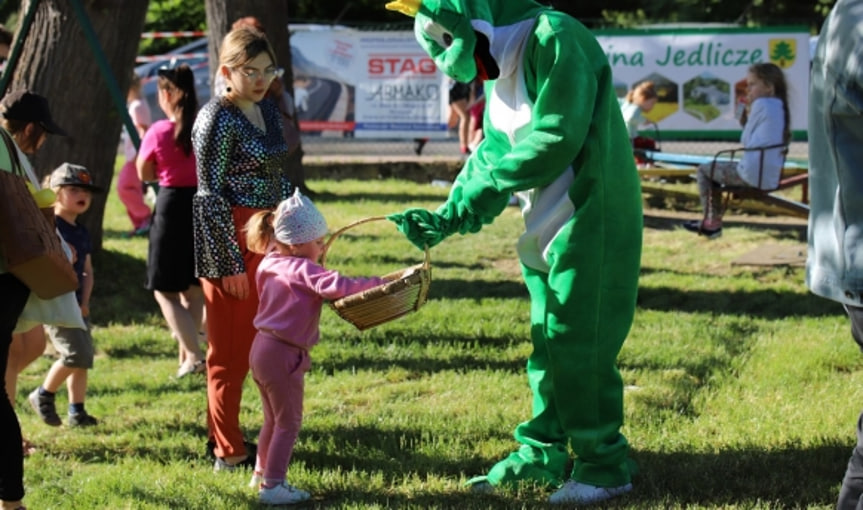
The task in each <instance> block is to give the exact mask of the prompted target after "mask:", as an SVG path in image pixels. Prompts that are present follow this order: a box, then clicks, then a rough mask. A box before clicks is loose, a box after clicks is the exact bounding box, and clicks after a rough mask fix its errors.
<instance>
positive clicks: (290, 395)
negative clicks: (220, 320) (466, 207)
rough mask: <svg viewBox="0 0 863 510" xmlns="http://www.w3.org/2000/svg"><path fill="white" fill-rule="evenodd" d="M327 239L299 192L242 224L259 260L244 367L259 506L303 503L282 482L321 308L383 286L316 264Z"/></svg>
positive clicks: (298, 493) (303, 495) (300, 412)
mask: <svg viewBox="0 0 863 510" xmlns="http://www.w3.org/2000/svg"><path fill="white" fill-rule="evenodd" d="M326 233H327V223H326V221H325V220H324V217H323V216H322V215H321V213H320V212H319V211H318V209H317V208H316V207H315V205H314V204H313V203H312V202H311V200H309V199H308V198H307V197H305V196H303V195H302V194H301V193H300V192H299V191H295V192H294V194H293V195H292V196H291V197H290V198H288V199H286V200H284V201H282V202H281V203H280V204H279V205H278V207H277V208H276V211H275V213H273V212H272V211H261V212H257V213H255V214H254V215H253V216H252V217H251V219H250V220H249V221H248V223H247V224H246V239H247V243H248V247H249V249H250V250H251V251H253V252H255V253H261V254H265V256H264V260H263V261H262V262H261V264H260V266H259V267H258V270H257V273H256V275H255V278H256V282H257V287H258V292H259V295H260V304H259V306H258V313H257V315H256V316H255V321H254V324H255V328H256V329H257V330H258V333H257V336H256V337H255V340H254V342H253V343H252V349H251V352H250V354H249V365H250V368H251V371H252V377H253V379H254V380H255V383H256V384H257V385H258V390H259V391H260V393H261V401H262V403H263V410H264V424H263V426H262V427H261V433H260V437H259V438H258V455H257V460H256V463H255V473H254V475H253V476H252V481H251V483H250V485H251V486H253V487H254V486H257V487H258V498H259V500H260V502H261V503H263V504H269V505H285V504H292V503H298V502H300V501H305V500H307V499H309V493H308V492H306V491H303V490H300V489H297V488H296V487H293V486H292V485H290V484H289V483H288V482H287V481H286V480H285V476H286V474H287V471H288V464H289V463H290V460H291V454H292V453H293V449H294V443H295V442H296V440H297V434H298V433H299V431H300V424H301V423H302V420H303V386H304V383H303V379H304V377H305V373H306V372H307V371H308V370H309V366H310V364H311V361H310V358H309V350H310V349H311V348H312V347H314V345H315V344H317V343H318V338H319V336H320V330H319V329H318V326H319V322H320V317H321V306H322V305H323V302H324V300H325V299H326V300H333V299H338V298H341V297H344V296H347V295H350V294H355V293H357V292H361V291H364V290H367V289H370V288H373V287H376V286H377V285H380V284H382V283H384V280H383V279H381V278H356V279H354V278H346V277H344V276H342V275H340V274H339V273H337V272H336V271H331V270H327V269H324V268H323V267H321V266H320V265H318V259H319V258H320V256H321V253H322V252H323V248H324V242H323V237H324V235H325V234H326Z"/></svg>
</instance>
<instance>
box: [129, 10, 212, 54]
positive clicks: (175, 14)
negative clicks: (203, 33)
mask: <svg viewBox="0 0 863 510" xmlns="http://www.w3.org/2000/svg"><path fill="white" fill-rule="evenodd" d="M206 29H207V20H206V15H205V13H204V3H203V2H201V1H189V0H150V5H149V7H148V9H147V18H146V20H145V21H144V31H145V32H171V31H186V30H206ZM188 42H190V39H187V38H176V37H166V38H154V39H142V40H141V46H140V50H139V54H140V55H158V54H160V53H165V52H167V51H168V50H171V49H172V48H175V47H177V46H180V45H183V44H186V43H188Z"/></svg>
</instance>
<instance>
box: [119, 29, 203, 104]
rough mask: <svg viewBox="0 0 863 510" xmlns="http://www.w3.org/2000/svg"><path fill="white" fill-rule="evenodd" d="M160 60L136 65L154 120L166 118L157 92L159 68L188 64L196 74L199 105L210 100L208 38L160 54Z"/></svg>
mask: <svg viewBox="0 0 863 510" xmlns="http://www.w3.org/2000/svg"><path fill="white" fill-rule="evenodd" d="M159 57H164V58H159V59H158V60H153V61H151V62H146V63H144V64H141V65H139V66H137V67H135V74H137V75H138V76H140V77H141V95H142V97H143V98H144V99H146V101H147V104H148V105H149V106H150V113H151V115H152V119H153V120H154V121H156V120H159V119H164V118H165V114H164V113H162V109H161V108H159V96H158V94H157V90H156V87H157V81H156V77H157V76H158V73H159V69H162V68H165V67H168V68H173V67H176V66H178V65H180V64H187V65H188V66H189V67H190V68H192V73H193V74H194V76H195V92H196V93H197V95H198V105H199V106H203V105H204V104H206V102H207V101H209V100H210V92H211V89H212V86H211V83H210V66H209V64H208V62H207V38H206V37H201V38H199V39H196V40H195V41H193V42H191V43H189V44H186V45H183V46H180V47H179V48H177V49H175V50H172V51H169V52H168V53H165V54H164V55H159Z"/></svg>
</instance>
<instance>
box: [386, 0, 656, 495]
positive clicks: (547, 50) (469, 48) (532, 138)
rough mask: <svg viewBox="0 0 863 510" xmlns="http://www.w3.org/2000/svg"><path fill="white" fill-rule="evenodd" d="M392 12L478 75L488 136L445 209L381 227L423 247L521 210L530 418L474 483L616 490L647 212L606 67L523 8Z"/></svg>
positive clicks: (468, 6) (560, 19)
mask: <svg viewBox="0 0 863 510" xmlns="http://www.w3.org/2000/svg"><path fill="white" fill-rule="evenodd" d="M387 8H389V9H391V10H397V11H400V12H402V13H404V14H407V15H409V16H412V17H414V18H415V24H414V26H415V32H416V37H417V40H418V41H419V43H420V44H421V45H422V47H423V48H424V49H425V50H426V52H428V54H429V55H430V56H431V57H432V58H433V59H434V61H435V63H436V64H437V66H438V67H439V68H440V69H441V70H442V71H443V72H444V73H446V74H447V75H449V76H450V77H451V78H453V79H455V80H457V81H460V82H470V81H471V80H472V79H474V78H475V77H476V76H479V77H480V78H482V79H484V80H487V81H486V90H487V99H486V104H487V106H486V112H485V121H484V124H483V125H484V129H485V139H484V140H483V142H482V143H481V144H480V145H479V147H478V148H477V149H476V151H475V152H474V153H473V154H472V155H471V156H470V157H469V158H468V159H467V161H466V162H465V165H464V167H463V168H462V170H461V172H460V173H459V175H458V177H457V178H456V181H455V183H454V184H453V188H452V190H451V192H450V195H449V198H448V199H447V201H446V203H444V204H443V205H441V206H440V207H439V208H438V209H437V210H436V211H435V212H431V211H427V210H424V209H410V210H407V211H405V212H404V213H402V214H393V215H391V216H390V219H391V220H392V221H394V222H395V223H396V224H397V225H398V227H399V229H400V230H401V231H402V232H403V233H404V234H405V235H406V236H407V237H408V238H409V239H410V240H411V242H413V243H414V244H415V245H417V246H419V247H422V246H423V245H425V244H428V245H429V246H433V245H435V244H437V243H438V242H440V241H441V240H443V239H444V238H445V237H446V236H449V235H451V234H454V233H456V232H458V233H461V234H465V233H468V232H476V231H478V230H479V229H480V228H481V227H482V225H484V224H488V223H491V221H492V220H493V219H494V218H495V217H496V216H498V215H499V214H500V213H501V212H502V211H503V210H504V208H505V207H506V205H507V203H508V201H509V198H510V196H511V195H512V194H515V195H516V196H517V197H518V199H519V203H520V205H521V209H522V214H523V216H524V222H525V232H524V233H523V234H522V235H521V237H520V238H519V240H518V255H519V260H520V262H521V266H522V272H523V275H524V280H525V282H526V284H527V288H528V290H529V292H530V297H531V338H532V341H533V352H532V354H531V355H530V358H529V359H528V361H527V378H528V383H529V385H530V388H531V390H532V392H533V413H532V417H531V419H530V420H528V421H526V422H524V423H522V424H520V425H518V427H516V429H515V439H516V440H517V441H518V442H519V443H521V447H520V448H519V449H518V450H517V451H515V452H513V453H512V454H511V455H510V456H509V457H507V458H506V459H504V460H502V461H500V462H498V463H497V464H496V465H495V466H493V467H492V469H491V470H490V471H489V473H488V474H487V475H485V476H482V477H478V478H475V479H473V480H471V482H470V483H472V484H482V486H485V487H488V485H491V486H492V487H494V486H497V485H500V484H503V483H508V482H513V481H517V480H533V481H538V482H540V483H547V484H549V485H554V486H560V485H561V484H563V486H562V487H561V488H560V489H559V490H558V491H557V492H555V493H554V494H553V495H552V496H551V499H550V501H551V502H552V503H582V504H584V503H594V502H597V501H602V500H605V499H608V498H611V497H614V496H617V495H619V494H623V493H625V492H627V491H629V490H630V489H631V488H632V485H631V479H630V478H631V473H630V463H629V461H628V451H629V446H628V443H627V441H626V438H625V437H624V436H623V435H622V434H621V433H620V427H621V425H622V424H623V382H622V379H621V377H620V373H619V372H618V369H617V365H616V359H617V355H618V352H619V351H620V348H621V346H622V345H623V341H624V339H625V338H626V336H627V334H628V332H629V329H630V326H631V324H632V319H633V314H634V311H635V301H636V294H637V287H638V273H639V265H640V258H641V235H642V221H643V218H642V211H641V190H640V185H639V178H638V173H637V171H636V169H635V165H634V160H633V157H632V149H631V146H630V144H629V138H628V134H627V130H626V127H625V125H624V122H623V119H622V117H621V114H620V108H619V106H618V102H617V98H616V96H615V92H614V88H613V86H612V76H611V68H610V66H609V64H608V60H607V58H606V56H605V54H604V53H603V51H602V48H601V47H600V46H599V44H598V43H597V41H596V39H595V38H594V37H593V35H592V34H591V33H590V32H589V31H588V30H587V29H586V28H585V27H584V26H583V25H581V24H580V23H579V22H578V21H576V20H575V19H573V18H572V17H570V16H568V15H566V14H563V13H561V12H559V11H556V10H553V9H551V8H548V7H544V6H542V5H540V4H538V3H535V2H534V1H532V0H398V1H395V2H390V3H389V4H387ZM501 397H502V398H505V397H506V395H501ZM569 446H571V447H572V450H573V452H574V453H575V455H576V458H575V462H574V466H573V469H572V472H571V473H566V472H565V470H566V466H567V464H568V462H569V453H568V447H569ZM567 475H569V480H568V481H566V483H564V480H566V477H567Z"/></svg>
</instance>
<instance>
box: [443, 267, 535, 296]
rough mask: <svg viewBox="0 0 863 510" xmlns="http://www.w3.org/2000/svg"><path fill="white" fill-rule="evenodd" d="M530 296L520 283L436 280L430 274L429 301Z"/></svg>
mask: <svg viewBox="0 0 863 510" xmlns="http://www.w3.org/2000/svg"><path fill="white" fill-rule="evenodd" d="M529 297H530V296H529V295H528V293H527V287H525V286H524V283H522V282H520V281H519V282H514V281H507V280H485V281H484V280H438V279H435V278H434V273H432V285H431V286H430V287H429V299H483V298H524V299H528V298H529Z"/></svg>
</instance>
